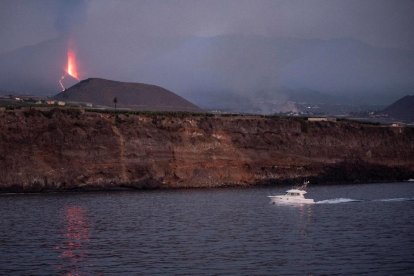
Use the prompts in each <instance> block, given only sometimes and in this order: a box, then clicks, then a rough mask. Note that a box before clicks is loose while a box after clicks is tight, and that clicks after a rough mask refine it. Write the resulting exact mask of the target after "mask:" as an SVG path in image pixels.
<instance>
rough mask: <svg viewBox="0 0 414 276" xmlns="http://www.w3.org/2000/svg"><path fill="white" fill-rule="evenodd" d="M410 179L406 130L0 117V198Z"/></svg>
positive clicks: (131, 117)
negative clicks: (73, 192)
mask: <svg viewBox="0 0 414 276" xmlns="http://www.w3.org/2000/svg"><path fill="white" fill-rule="evenodd" d="M412 177H414V129H413V128H407V127H386V126H381V125H373V124H364V123H358V122H352V121H337V122H327V121H323V122H309V121H307V120H306V119H305V118H289V117H263V116H224V115H211V114H185V113H141V114H140V113H137V114H132V113H127V112H123V113H113V112H108V113H106V112H91V111H89V112H88V111H83V110H79V109H50V110H47V109H46V110H35V109H30V110H29V109H27V110H6V111H4V110H3V111H0V191H50V190H52V191H53V190H74V189H116V188H185V187H219V186H251V185H258V184H278V183H289V182H290V181H291V182H293V181H301V180H303V179H310V180H311V182H312V183H315V184H316V183H349V182H372V181H397V180H404V179H407V178H412Z"/></svg>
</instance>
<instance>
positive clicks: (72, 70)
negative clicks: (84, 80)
mask: <svg viewBox="0 0 414 276" xmlns="http://www.w3.org/2000/svg"><path fill="white" fill-rule="evenodd" d="M66 73H68V75H69V76H71V77H73V78H75V79H77V80H79V72H78V68H77V66H76V56H75V52H74V51H72V50H71V49H69V50H68V66H67V68H66Z"/></svg>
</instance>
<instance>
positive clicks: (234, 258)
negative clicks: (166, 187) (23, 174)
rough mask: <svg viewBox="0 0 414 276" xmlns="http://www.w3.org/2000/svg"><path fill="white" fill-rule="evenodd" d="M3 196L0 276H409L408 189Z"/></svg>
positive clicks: (412, 246) (413, 256) (413, 269)
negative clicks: (293, 202) (284, 202)
mask: <svg viewBox="0 0 414 276" xmlns="http://www.w3.org/2000/svg"><path fill="white" fill-rule="evenodd" d="M284 190H286V187H284V188H252V189H212V190H177V191H144V192H135V191H131V192H99V193H66V194H26V195H10V194H9V195H7V194H3V195H0V275H142V274H159V275H167V274H187V275H188V274H195V275H202V274H207V275H211V274H216V275H217V274H237V275H240V274H241V275H288V274H292V275H321V274H328V275H336V274H344V275H351V274H353V275H356V274H373V275H398V274H401V275H409V274H411V275H413V274H414V183H392V184H367V185H347V186H313V187H312V186H311V187H310V188H309V190H308V194H307V197H308V198H313V199H315V201H319V202H318V204H314V205H307V206H296V207H293V206H277V205H271V204H270V203H269V199H268V198H267V196H268V195H271V194H278V193H283V192H284Z"/></svg>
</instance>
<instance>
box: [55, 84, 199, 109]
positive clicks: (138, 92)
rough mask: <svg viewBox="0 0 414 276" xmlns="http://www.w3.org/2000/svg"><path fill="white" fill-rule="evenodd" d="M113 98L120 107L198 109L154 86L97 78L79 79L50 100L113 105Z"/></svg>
mask: <svg viewBox="0 0 414 276" xmlns="http://www.w3.org/2000/svg"><path fill="white" fill-rule="evenodd" d="M115 97H116V98H117V107H120V108H131V109H135V110H153V111H190V112H200V111H202V110H201V109H200V108H199V107H197V106H196V105H194V104H192V103H190V102H189V101H187V100H185V99H183V98H182V97H180V96H178V95H176V94H174V93H173V92H171V91H168V90H166V89H164V88H162V87H159V86H156V85H149V84H144V83H130V82H119V81H112V80H105V79H98V78H90V79H86V80H83V81H81V82H79V83H77V84H75V85H74V86H72V87H70V88H69V89H66V90H65V91H63V92H61V93H59V94H57V95H56V96H55V97H54V99H56V100H63V101H69V102H85V103H92V104H94V105H98V106H107V107H113V106H114V98H115Z"/></svg>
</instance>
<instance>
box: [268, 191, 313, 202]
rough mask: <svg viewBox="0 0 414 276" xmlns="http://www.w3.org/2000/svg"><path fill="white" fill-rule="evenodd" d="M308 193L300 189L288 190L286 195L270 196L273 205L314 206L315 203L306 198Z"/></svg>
mask: <svg viewBox="0 0 414 276" xmlns="http://www.w3.org/2000/svg"><path fill="white" fill-rule="evenodd" d="M305 194H306V191H304V190H299V189H291V190H287V191H286V194H285V195H274V196H268V197H269V198H270V200H271V203H272V204H313V203H315V201H314V200H313V199H310V198H305V196H304V195H305Z"/></svg>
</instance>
